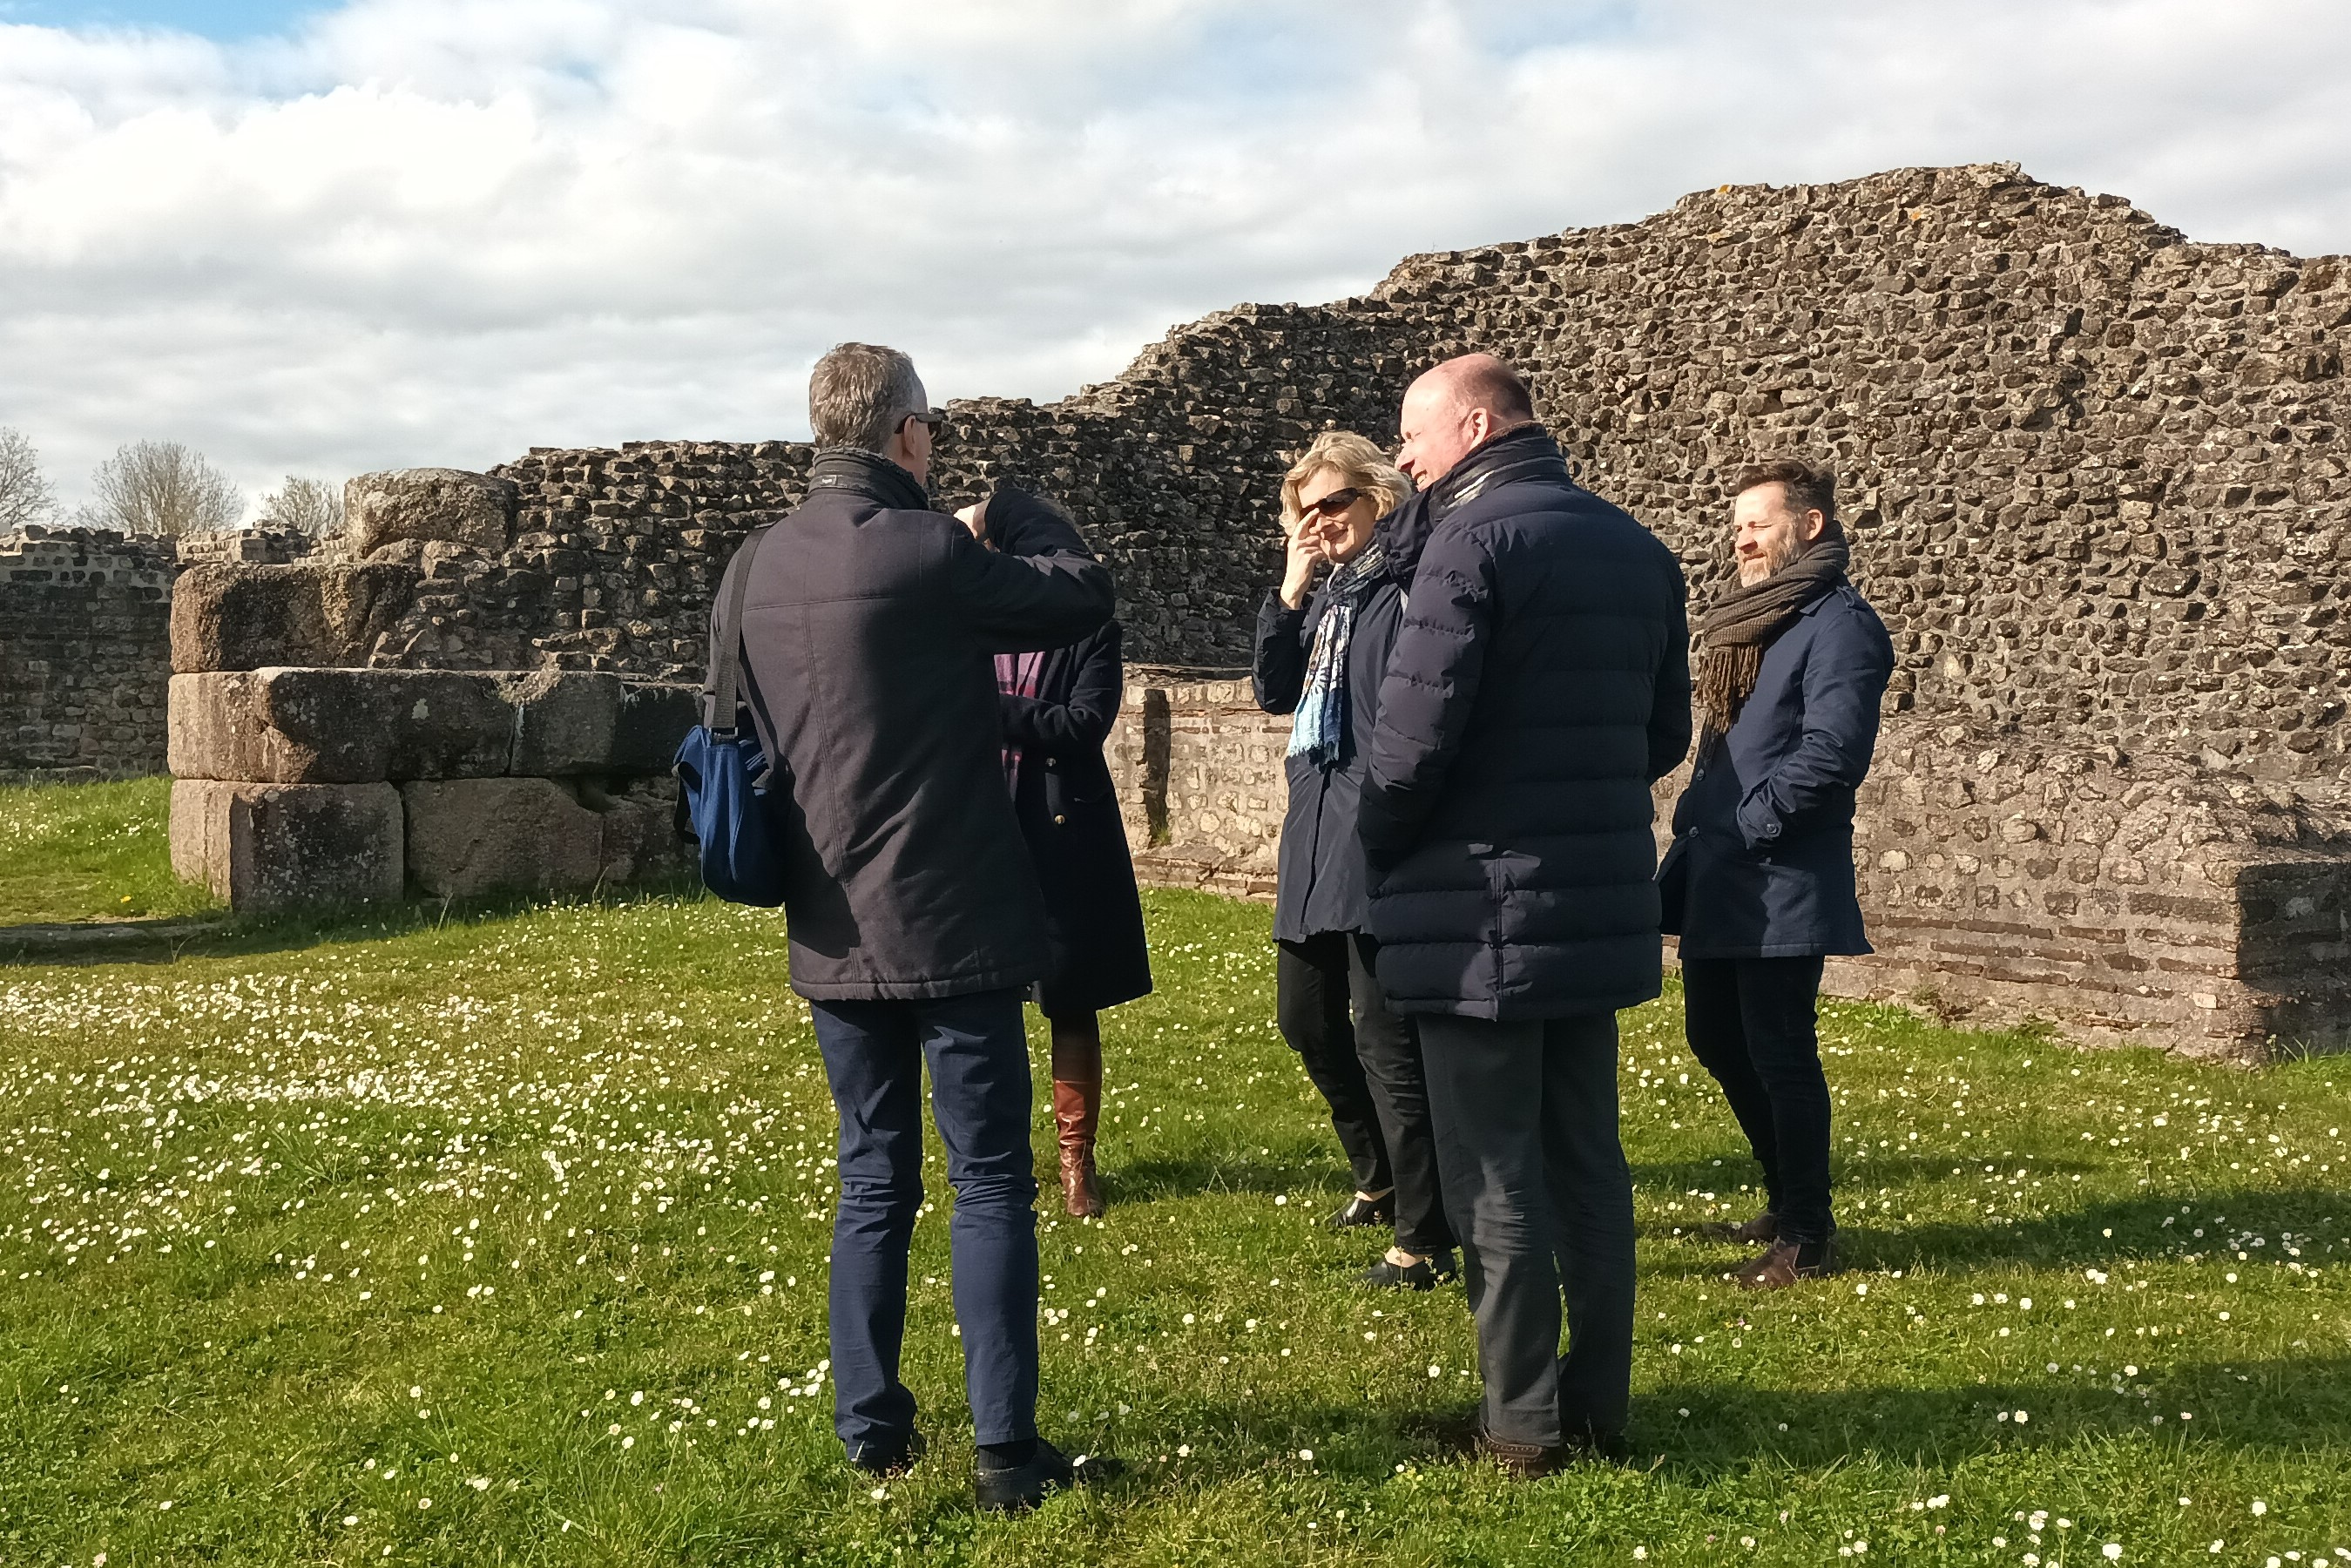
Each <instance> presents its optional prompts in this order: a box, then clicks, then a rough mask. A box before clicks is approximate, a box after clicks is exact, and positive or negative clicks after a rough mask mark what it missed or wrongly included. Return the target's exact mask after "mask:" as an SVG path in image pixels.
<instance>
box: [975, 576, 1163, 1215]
mask: <svg viewBox="0 0 2351 1568" xmlns="http://www.w3.org/2000/svg"><path fill="white" fill-rule="evenodd" d="M996 680H997V687H998V692H999V693H1000V694H1001V695H999V696H998V699H997V701H998V706H999V708H1000V709H1001V711H1002V715H1003V721H1004V769H1005V779H1006V782H1007V783H1008V785H1009V786H1010V787H1011V789H1012V803H1013V810H1014V811H1015V813H1016V814H1017V815H1018V816H1019V819H1020V831H1021V835H1022V836H1023V837H1024V838H1026V839H1027V840H1028V841H1029V857H1030V858H1031V859H1032V860H1034V861H1035V862H1036V864H1037V880H1038V881H1039V883H1041V884H1042V885H1043V887H1044V890H1045V926H1046V936H1047V939H1048V941H1049V942H1050V945H1051V951H1052V970H1051V972H1050V975H1049V976H1048V977H1047V978H1045V979H1044V980H1042V981H1040V982H1039V983H1038V986H1037V991H1036V1001H1037V1005H1038V1007H1039V1009H1040V1010H1041V1011H1043V1013H1044V1015H1045V1018H1046V1021H1047V1022H1048V1023H1049V1024H1050V1025H1051V1027H1052V1034H1053V1120H1054V1123H1055V1124H1056V1125H1057V1126H1058V1128H1059V1129H1060V1133H1061V1207H1063V1208H1065V1209H1067V1210H1068V1211H1069V1212H1070V1213H1071V1214H1074V1215H1100V1214H1101V1213H1102V1186H1101V1183H1100V1182H1099V1181H1098V1180H1097V1179H1096V1177H1095V1174H1094V1135H1095V1131H1096V1128H1097V1127H1098V1126H1099V1125H1100V1124H1101V1121H1102V1026H1101V1022H1100V1020H1099V1019H1097V1018H1096V1016H1095V1015H1096V1014H1098V1013H1100V1012H1101V1011H1102V1009H1104V1008H1111V1007H1116V1006H1117V1005H1118V1004H1119V1003H1121V1002H1128V1001H1133V1000H1134V998H1137V997H1140V996H1144V995H1146V994H1148V993H1149V991H1150V989H1151V956H1150V953H1149V950H1148V948H1147V947H1146V946H1144V934H1143V901H1142V899H1141V898H1140V897H1138V896H1137V895H1136V893H1135V889H1134V860H1133V859H1132V858H1131V857H1130V856H1129V854H1128V853H1127V847H1126V825H1125V823H1124V822H1123V821H1120V819H1119V811H1118V795H1117V792H1116V790H1115V789H1113V787H1112V784H1111V777H1110V768H1109V765H1108V764H1106V763H1105V762H1104V761H1103V760H1102V743H1103V742H1104V741H1106V740H1107V739H1109V738H1110V729H1111V725H1112V723H1113V721H1114V720H1115V719H1116V718H1117V717H1118V704H1119V696H1120V693H1121V691H1122V689H1123V686H1124V685H1125V667H1124V665H1123V664H1122V663H1121V661H1120V658H1119V626H1118V622H1115V621H1113V622H1110V623H1109V624H1108V625H1106V626H1104V627H1103V628H1102V630H1101V631H1099V632H1094V633H1093V634H1092V636H1090V637H1088V638H1086V639H1085V640H1084V641H1082V642H1079V643H1071V644H1070V645H1069V646H1067V647H1063V648H1055V649H1052V650H1050V651H1049V652H1046V653H1001V654H998V655H997V660H996Z"/></svg>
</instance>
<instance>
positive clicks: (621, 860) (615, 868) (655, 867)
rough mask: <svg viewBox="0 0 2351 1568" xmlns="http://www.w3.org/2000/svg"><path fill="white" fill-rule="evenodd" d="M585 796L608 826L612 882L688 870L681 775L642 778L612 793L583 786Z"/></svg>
mask: <svg viewBox="0 0 2351 1568" xmlns="http://www.w3.org/2000/svg"><path fill="white" fill-rule="evenodd" d="M581 798H582V799H583V800H588V801H589V802H590V804H592V805H593V806H594V807H595V808H596V814H597V818H598V820H599V821H600V823H601V828H602V831H603V845H602V857H603V873H602V875H603V880H604V883H605V884H606V885H607V886H613V885H618V884H620V883H632V882H649V881H653V880H654V879H657V878H662V877H670V876H677V875H680V874H682V873H684V872H685V870H686V869H687V862H686V854H685V843H684V840H682V839H681V838H679V836H678V831H677V780H676V779H638V780H636V781H634V782H633V783H631V784H630V785H629V786H627V788H625V789H622V790H620V791H618V792H616V793H613V794H611V795H601V794H599V793H597V792H595V791H593V790H592V789H583V790H582V791H581Z"/></svg>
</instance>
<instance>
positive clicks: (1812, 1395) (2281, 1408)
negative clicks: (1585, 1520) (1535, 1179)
mask: <svg viewBox="0 0 2351 1568" xmlns="http://www.w3.org/2000/svg"><path fill="white" fill-rule="evenodd" d="M2162 1354H2164V1353H2163V1352H2162V1351H2160V1350H2158V1349H2157V1348H2156V1347H2154V1346H2150V1345H2141V1346H2138V1347H2137V1348H2136V1349H2134V1350H2127V1351H2126V1350H2125V1349H2124V1348H2122V1347H2120V1346H2115V1347H2110V1348H2109V1349H2108V1350H2106V1351H2105V1352H2104V1353H2103V1356H2102V1359H2101V1361H2100V1362H2099V1364H2098V1370H2097V1372H2096V1374H2095V1375H2093V1374H2091V1373H2090V1372H2089V1371H2087V1370H2086V1369H2085V1370H2084V1371H2082V1372H2078V1373H2076V1372H2071V1371H2068V1372H2062V1373H2054V1374H2052V1375H2050V1376H2049V1377H2047V1378H2046V1379H2038V1378H2035V1379H2030V1380H2026V1379H2007V1380H2002V1381H1999V1382H1991V1383H1980V1384H1976V1385H1972V1386H1969V1387H1959V1388H1900V1387H1885V1386H1873V1387H1866V1388H1839V1389H1802V1388H1754V1387H1740V1386H1736V1385H1724V1384H1720V1383H1704V1382H1695V1381H1687V1382H1679V1383H1672V1384H1667V1385H1661V1386H1659V1387H1657V1388H1656V1389H1654V1390H1651V1391H1648V1392H1646V1393H1642V1394H1636V1395H1635V1398H1634V1419H1633V1434H1632V1436H1633V1444H1634V1448H1635V1452H1636V1453H1638V1454H1641V1455H1644V1456H1662V1458H1663V1462H1664V1467H1665V1469H1667V1471H1668V1472H1669V1473H1676V1474H1677V1476H1678V1477H1679V1478H1680V1479H1688V1480H1692V1481H1699V1480H1703V1479H1706V1478H1708V1476H1710V1475H1714V1474H1719V1473H1721V1472H1723V1471H1727V1470H1732V1469H1740V1468H1743V1467H1745V1466H1748V1465H1750V1464H1753V1463H1755V1462H1757V1461H1759V1460H1768V1461H1771V1462H1775V1463H1778V1464H1782V1465H1786V1466H1789V1467H1791V1468H1794V1469H1816V1468H1823V1467H1826V1466H1830V1465H1835V1464H1839V1463H1842V1462H1844V1461H1845V1460H1848V1459H1850V1458H1853V1457H1855V1456H1856V1455H1864V1454H1865V1455H1868V1456H1871V1457H1873V1458H1881V1459H1886V1460H1891V1461H1894V1462H1896V1463H1902V1464H1929V1465H1936V1466H1948V1465H1950V1464H1953V1463H1955V1462H1957V1461H1959V1460H1962V1459H1966V1458H1971V1457H1973V1456H1975V1455H1979V1454H1990V1453H2001V1452H2016V1451H2029V1450H2031V1449H2034V1448H2059V1447H2064V1446H2070V1445H2074V1444H2078V1443H2081V1442H2084V1441H2095V1442H2101V1443H2103V1442H2110V1441H2113V1440H2115V1439H2117V1438H2121V1437H2126V1436H2128V1437H2154V1438H2156V1439H2158V1441H2161V1442H2164V1443H2167V1444H2178V1445H2183V1446H2189V1447H2196V1448H2209V1447H2216V1446H2217V1447H2220V1448H2227V1449H2230V1450H2232V1451H2237V1452H2304V1451H2307V1450H2309V1449H2311V1448H2323V1447H2327V1446H2331V1445H2335V1444H2339V1443H2341V1442H2343V1441H2344V1440H2345V1437H2346V1433H2351V1360H2346V1359H2345V1358H2343V1357H2340V1356H2312V1357H2310V1358H2308V1359H2307V1360H2294V1361H2249V1362H2240V1363H2232V1364H2213V1363H2200V1364H2189V1365H2181V1366H2158V1365H2154V1364H2150V1365H2147V1366H2145V1367H2141V1368H2139V1369H2138V1373H2137V1375H2136V1376H2133V1377H2128V1378H2126V1379H2123V1380H2122V1381H2121V1383H2120V1384H2119V1385H2117V1384H2116V1381H2115V1380H2114V1378H2113V1375H2114V1374H2116V1373H2119V1372H2121V1371H2122V1370H2123V1366H2124V1365H2125V1364H2127V1363H2126V1362H2125V1360H2124V1358H2125V1357H2126V1355H2137V1356H2142V1357H2149V1358H2158V1357H2160V1356H2161V1355H2162ZM2104 1357H2111V1358H2112V1359H2111V1363H2109V1361H2108V1360H2106V1359H2104ZM2118 1387H2119V1389H2120V1391H2119V1392H2118V1391H2117V1388H2118ZM1685 1410H1687V1412H1688V1414H1687V1416H1685V1415H1683V1414H1682V1412H1683V1411H1685ZM2018 1411H2022V1412H2024V1413H2025V1416H2026V1417H2027V1419H2026V1420H2025V1421H2023V1422H2022V1423H2020V1422H2019V1421H2018V1420H2017V1418H2016V1413H2017V1412H2018ZM2183 1413H2184V1414H2185V1415H2186V1416H2187V1418H2186V1419H2182V1416H2183ZM2002 1416H2006V1417H2007V1418H2006V1419H2004V1420H2003V1419H2002V1418H2001V1417H2002ZM2158 1416H2159V1417H2161V1419H2160V1420H2158Z"/></svg>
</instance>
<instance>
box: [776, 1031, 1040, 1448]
mask: <svg viewBox="0 0 2351 1568" xmlns="http://www.w3.org/2000/svg"><path fill="white" fill-rule="evenodd" d="M1021 995H1022V993H1021V992H1019V991H1018V990H1002V991H983V992H980V993H978V994H977V995H973V996H965V997H948V998H942V999H940V1000H937V1001H914V1002H813V1003H811V1004H810V1011H811V1013H812V1014H813V1015H814V1018H815V1022H816V1040H817V1047H818V1049H819V1050H820V1051H822V1052H823V1053H824V1071H825V1077H826V1079H827V1080H828V1081H829V1082H831V1085H832V1103H833V1104H834V1105H835V1106H836V1107H837V1108H838V1109H839V1110H840V1112H841V1208H840V1211H839V1213H838V1214H837V1215H836V1216H835V1217H834V1218H833V1222H832V1283H831V1337H832V1379H833V1390H834V1392H833V1423H832V1424H833V1430H834V1431H836V1432H838V1433H839V1434H840V1435H841V1442H842V1443H844V1444H846V1445H847V1446H848V1448H849V1452H850V1457H851V1458H855V1457H856V1456H857V1455H858V1453H859V1452H860V1451H861V1450H862V1449H866V1448H872V1449H876V1450H879V1451H881V1452H884V1453H887V1452H893V1451H895V1450H897V1449H899V1448H904V1446H905V1442H906V1435H907V1434H908V1433H909V1432H911V1431H913V1430H914V1395H913V1394H912V1393H911V1392H910V1391H909V1390H908V1389H907V1387H906V1385H904V1384H903V1383H901V1382H900V1381H899V1380H898V1354H899V1349H900V1347H901V1346H902V1345H903V1344H904V1341H905V1337H906V1249H907V1248H908V1246H909V1245H910V1244H911V1243H912V1241H913V1239H914V1216H915V1214H916V1213H917V1212H918V1211H919V1210H920V1209H921V1207H922V1204H923V1062H924V1060H925V1058H928V1059H929V1061H930V1069H931V1113H932V1115H933V1117H934V1118H935V1119H936V1121H937V1122H938V1126H939V1141H940V1142H941V1143H944V1144H945V1145H946V1150H947V1181H948V1182H949V1184H950V1185H952V1186H954V1188H955V1194H956V1203H955V1217H954V1218H953V1220H952V1221H951V1222H950V1223H949V1227H948V1232H947V1235H948V1242H949V1248H950V1251H951V1253H952V1256H953V1260H954V1264H955V1309H956V1323H957V1324H958V1325H959V1326H960V1327H961V1328H962V1330H963V1361H964V1386H965V1389H966V1391H967V1393H968V1394H969V1396H970V1397H971V1419H972V1427H973V1428H974V1434H975V1437H976V1439H977V1441H979V1442H982V1443H1016V1442H1019V1441H1020V1440H1022V1439H1023V1438H1027V1437H1035V1436H1036V1435H1037V1210H1036V1205H1037V1176H1036V1162H1035V1156H1034V1155H1031V1153H1030V1152H1029V1041H1028V1036H1027V1032H1026V1030H1024V1029H1023V1027H1022V1020H1021V1016H1020V1001H1021Z"/></svg>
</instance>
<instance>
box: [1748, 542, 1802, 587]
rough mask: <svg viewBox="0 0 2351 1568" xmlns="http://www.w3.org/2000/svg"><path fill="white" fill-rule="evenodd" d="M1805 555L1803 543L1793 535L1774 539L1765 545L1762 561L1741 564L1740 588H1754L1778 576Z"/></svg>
mask: <svg viewBox="0 0 2351 1568" xmlns="http://www.w3.org/2000/svg"><path fill="white" fill-rule="evenodd" d="M1803 553H1804V546H1803V544H1802V541H1801V540H1799V539H1798V538H1796V537H1795V536H1794V535H1793V534H1782V535H1781V536H1780V537H1779V538H1775V539H1772V540H1771V541H1770V542H1769V543H1767V544H1766V545H1764V547H1763V555H1762V559H1760V560H1757V561H1753V562H1749V561H1741V562H1740V566H1739V586H1740V587H1741V588H1752V587H1754V586H1755V585H1756V584H1757V583H1759V582H1761V581H1763V580H1765V579H1767V578H1771V577H1776V576H1778V575H1779V574H1780V572H1781V571H1782V570H1785V569H1786V567H1787V565H1788V563H1789V562H1790V561H1792V560H1794V559H1796V558H1797V557H1798V556H1800V555H1802V554H1803ZM1750 570H1753V571H1754V575H1753V576H1751V577H1750V576H1749V575H1748V573H1749V571H1750Z"/></svg>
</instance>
